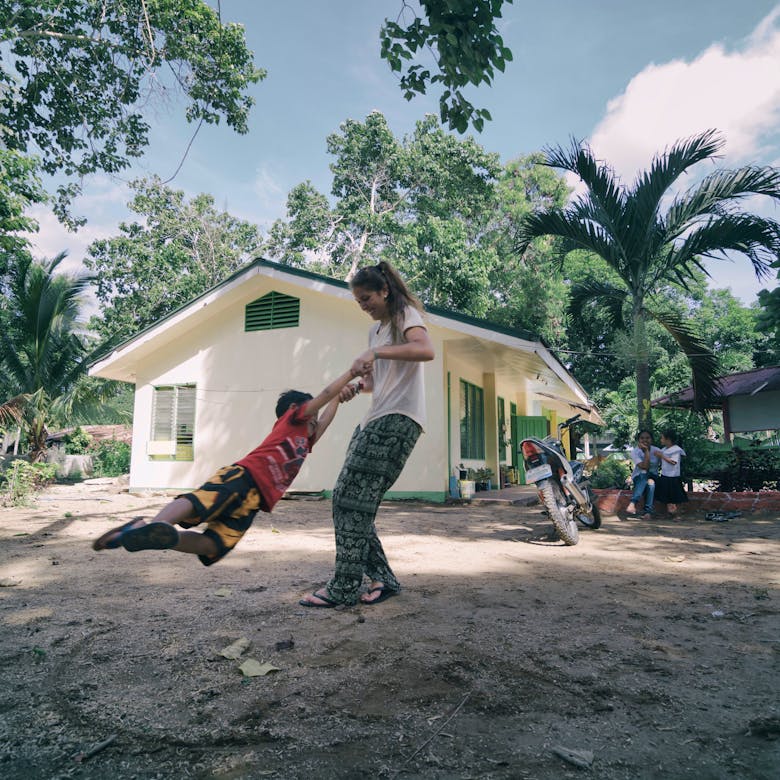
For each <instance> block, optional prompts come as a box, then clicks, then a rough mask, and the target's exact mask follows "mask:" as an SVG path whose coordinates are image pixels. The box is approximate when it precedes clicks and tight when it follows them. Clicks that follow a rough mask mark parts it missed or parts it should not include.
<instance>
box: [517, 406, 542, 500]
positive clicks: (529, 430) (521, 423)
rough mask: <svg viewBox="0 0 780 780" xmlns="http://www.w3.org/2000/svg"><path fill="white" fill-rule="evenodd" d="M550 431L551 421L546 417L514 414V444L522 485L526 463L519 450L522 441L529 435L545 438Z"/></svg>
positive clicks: (523, 483) (522, 483)
mask: <svg viewBox="0 0 780 780" xmlns="http://www.w3.org/2000/svg"><path fill="white" fill-rule="evenodd" d="M549 433H550V421H549V420H548V419H547V418H546V417H523V416H521V415H514V414H513V415H512V445H513V447H515V448H517V450H518V452H517V473H518V477H519V482H520V484H521V485H525V464H524V463H523V453H522V452H519V449H520V442H521V441H522V440H523V439H527V438H528V437H529V436H535V437H536V438H537V439H543V438H544V437H545V436H548V435H549Z"/></svg>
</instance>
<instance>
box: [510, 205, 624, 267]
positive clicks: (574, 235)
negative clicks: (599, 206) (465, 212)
mask: <svg viewBox="0 0 780 780" xmlns="http://www.w3.org/2000/svg"><path fill="white" fill-rule="evenodd" d="M541 236H558V237H560V238H563V239H564V240H565V241H566V242H567V243H568V244H569V245H570V248H575V247H576V248H578V249H587V250H589V251H591V252H593V253H594V254H597V255H598V256H599V257H602V258H603V259H604V260H605V261H606V262H607V263H608V264H609V265H611V266H613V267H619V266H620V261H621V255H620V253H619V251H617V247H616V246H615V244H614V242H613V241H612V240H611V237H610V236H609V235H607V233H606V232H605V231H604V229H603V228H602V227H601V226H600V225H599V224H598V223H596V222H592V221H584V220H582V219H580V218H579V216H577V215H574V214H572V212H571V210H568V209H567V210H563V209H548V210H547V211H537V212H534V213H533V214H528V215H526V217H524V219H523V221H522V222H521V223H520V226H519V228H518V231H517V244H516V245H515V248H516V249H517V251H518V252H520V253H522V252H524V251H525V250H526V249H527V248H528V246H529V245H530V243H531V242H532V241H533V240H534V239H535V238H539V237H541Z"/></svg>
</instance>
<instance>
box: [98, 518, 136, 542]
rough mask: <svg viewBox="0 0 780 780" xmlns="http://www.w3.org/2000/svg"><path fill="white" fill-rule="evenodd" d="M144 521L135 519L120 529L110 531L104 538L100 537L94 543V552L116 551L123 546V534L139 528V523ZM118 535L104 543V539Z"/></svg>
mask: <svg viewBox="0 0 780 780" xmlns="http://www.w3.org/2000/svg"><path fill="white" fill-rule="evenodd" d="M142 521H143V517H134V518H133V519H132V520H128V521H127V522H126V523H125V524H124V525H120V526H119V527H118V528H112V529H111V530H110V531H106V532H105V533H104V534H103V535H102V536H98V538H97V539H95V541H94V542H92V549H93V550H116V548H117V547H121V546H122V541H121V539H122V534H123V533H125V532H126V531H129V530H131V529H132V528H134V527H140V526H138V523H139V522H142ZM111 534H116V536H115V537H114V538H113V539H111V541H109V542H103V540H104V539H106V538H108V537H110V536H111Z"/></svg>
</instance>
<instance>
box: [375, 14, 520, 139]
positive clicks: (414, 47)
mask: <svg viewBox="0 0 780 780" xmlns="http://www.w3.org/2000/svg"><path fill="white" fill-rule="evenodd" d="M507 2H510V3H511V2H512V0H507ZM503 3H504V0H465V1H464V0H420V7H421V10H422V11H423V12H424V14H425V18H421V17H418V16H416V15H415V16H414V18H413V19H412V21H411V22H410V23H409V24H407V25H406V26H403V24H399V22H398V21H396V22H393V21H390V20H389V19H386V20H385V24H384V26H383V27H382V31H381V34H380V39H381V42H382V52H381V56H382V57H383V58H384V59H385V60H387V62H388V64H389V65H390V67H391V69H392V70H393V71H395V72H397V73H400V74H401V89H402V90H403V93H404V97H406V99H407V100H411V99H412V98H413V97H414V96H415V95H417V94H425V92H426V90H427V88H428V85H429V84H441V85H442V86H443V87H444V91H443V92H442V93H441V95H440V97H439V111H440V114H441V121H442V122H446V123H447V124H448V125H449V128H450V129H451V130H457V131H458V132H460V133H463V132H465V131H466V130H467V129H468V126H469V124H470V123H471V124H472V125H473V126H474V128H475V129H476V130H482V127H483V125H484V123H485V120H486V119H488V120H489V119H490V118H491V117H490V113H489V112H488V111H487V110H486V109H476V108H474V106H473V105H472V104H471V103H470V102H469V101H468V100H467V99H466V98H465V97H464V95H463V92H462V88H463V87H465V86H467V85H468V84H473V85H475V86H477V85H479V84H482V83H486V84H488V85H489V84H491V83H492V81H493V78H494V76H495V72H496V70H499V71H502V72H503V70H504V68H505V67H506V63H507V62H511V60H512V52H511V51H510V50H509V49H508V48H507V47H506V46H504V42H503V40H502V38H501V36H500V35H499V34H498V30H497V29H496V26H495V20H496V19H500V18H501V6H502V5H503ZM404 12H411V5H409V4H408V3H406V2H404V3H403V11H402V14H401V16H403V15H404ZM399 19H401V17H399ZM403 22H404V24H405V23H406V22H405V20H403ZM425 50H428V51H430V52H431V53H432V55H433V57H434V59H435V60H436V66H437V68H438V72H435V73H431V71H430V70H429V69H428V68H427V67H425V66H424V65H422V64H420V63H419V62H414V60H415V59H416V57H417V56H418V54H419V53H420V52H423V51H425ZM410 63H413V64H410Z"/></svg>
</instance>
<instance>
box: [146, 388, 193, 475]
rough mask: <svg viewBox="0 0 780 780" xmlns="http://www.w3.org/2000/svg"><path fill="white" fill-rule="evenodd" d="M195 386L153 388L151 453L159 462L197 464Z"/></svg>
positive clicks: (149, 451)
mask: <svg viewBox="0 0 780 780" xmlns="http://www.w3.org/2000/svg"><path fill="white" fill-rule="evenodd" d="M194 432H195V385H167V386H163V387H155V388H154V396H153V399H152V436H151V441H150V442H149V450H148V453H149V455H150V456H152V457H154V458H157V459H160V460H194V458H195V451H194V445H193V434H194Z"/></svg>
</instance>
